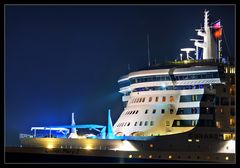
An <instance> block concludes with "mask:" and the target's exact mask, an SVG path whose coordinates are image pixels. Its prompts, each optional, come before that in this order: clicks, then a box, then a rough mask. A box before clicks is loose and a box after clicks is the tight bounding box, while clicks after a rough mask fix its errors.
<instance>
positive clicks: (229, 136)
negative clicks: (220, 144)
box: [223, 134, 232, 141]
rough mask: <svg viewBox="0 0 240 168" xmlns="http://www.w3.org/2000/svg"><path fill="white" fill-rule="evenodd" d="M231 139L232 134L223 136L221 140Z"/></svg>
mask: <svg viewBox="0 0 240 168" xmlns="http://www.w3.org/2000/svg"><path fill="white" fill-rule="evenodd" d="M230 139H232V134H223V140H225V141H226V140H230Z"/></svg>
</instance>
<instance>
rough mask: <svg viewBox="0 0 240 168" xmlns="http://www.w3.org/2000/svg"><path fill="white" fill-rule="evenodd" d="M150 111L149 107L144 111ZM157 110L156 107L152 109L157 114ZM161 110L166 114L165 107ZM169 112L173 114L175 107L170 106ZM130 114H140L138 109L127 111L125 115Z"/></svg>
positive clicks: (146, 112)
mask: <svg viewBox="0 0 240 168" xmlns="http://www.w3.org/2000/svg"><path fill="white" fill-rule="evenodd" d="M148 112H149V109H146V110H145V112H144V113H145V114H148ZM156 112H157V110H156V109H153V110H152V113H153V114H155V113H156ZM160 112H161V113H162V114H164V113H165V109H161V110H160ZM169 113H170V114H173V113H174V109H173V108H170V109H169ZM130 114H138V110H134V111H127V112H125V115H130ZM183 114H184V113H183Z"/></svg>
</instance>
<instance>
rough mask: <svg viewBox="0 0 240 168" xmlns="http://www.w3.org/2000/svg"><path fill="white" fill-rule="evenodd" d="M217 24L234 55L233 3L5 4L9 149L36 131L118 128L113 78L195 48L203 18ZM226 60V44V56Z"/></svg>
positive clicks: (117, 95)
mask: <svg viewBox="0 0 240 168" xmlns="http://www.w3.org/2000/svg"><path fill="white" fill-rule="evenodd" d="M205 9H207V10H209V11H210V18H212V20H211V21H212V22H213V21H216V20H218V19H221V23H222V24H223V26H224V31H225V35H226V39H227V42H228V47H229V50H230V56H231V57H233V58H234V56H235V41H234V40H235V31H236V30H235V26H236V25H235V20H236V18H235V6H234V5H186V6H185V5H136V6H134V5H113V6H110V5H107V6H104V5H96V6H94V5H90V6H87V5H7V6H5V46H6V54H5V110H4V111H5V113H4V114H5V117H6V120H5V122H6V123H5V133H6V142H5V143H6V145H7V146H16V145H18V144H19V139H18V136H19V133H30V128H31V127H33V126H48V125H64V124H70V123H71V113H72V112H75V121H76V123H77V124H99V125H106V124H107V110H108V109H111V115H112V121H113V123H115V122H116V120H117V118H118V117H119V115H120V114H121V112H122V110H123V106H122V100H121V94H120V93H119V92H118V90H119V87H118V83H117V80H118V79H119V78H120V77H121V76H122V75H125V74H127V73H128V72H129V71H128V65H130V71H134V70H137V69H140V68H144V67H147V64H148V58H147V38H146V35H147V33H149V36H150V49H151V63H154V61H155V59H156V62H157V63H158V62H160V63H162V62H165V61H168V60H174V59H176V58H177V57H178V56H179V54H180V48H184V47H193V43H192V42H191V41H190V40H189V39H193V38H196V37H197V35H196V32H195V29H197V28H199V27H200V24H202V25H203V12H204V10H205ZM227 55H229V51H228V48H227V45H226V43H225V42H224V43H223V56H227Z"/></svg>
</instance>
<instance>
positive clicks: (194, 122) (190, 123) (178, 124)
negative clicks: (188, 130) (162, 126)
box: [172, 120, 197, 127]
mask: <svg viewBox="0 0 240 168" xmlns="http://www.w3.org/2000/svg"><path fill="white" fill-rule="evenodd" d="M195 125H197V120H174V121H173V125H172V127H193V126H195Z"/></svg>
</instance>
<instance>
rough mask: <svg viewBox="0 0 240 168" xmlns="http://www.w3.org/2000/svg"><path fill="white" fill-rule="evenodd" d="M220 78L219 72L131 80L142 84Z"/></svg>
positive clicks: (132, 82)
mask: <svg viewBox="0 0 240 168" xmlns="http://www.w3.org/2000/svg"><path fill="white" fill-rule="evenodd" d="M210 78H219V74H218V72H210V73H204V74H200V73H199V74H183V75H171V76H170V75H164V76H163V75H162V76H147V77H137V78H132V79H130V83H131V84H134V83H142V82H153V81H171V80H194V79H210Z"/></svg>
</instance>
